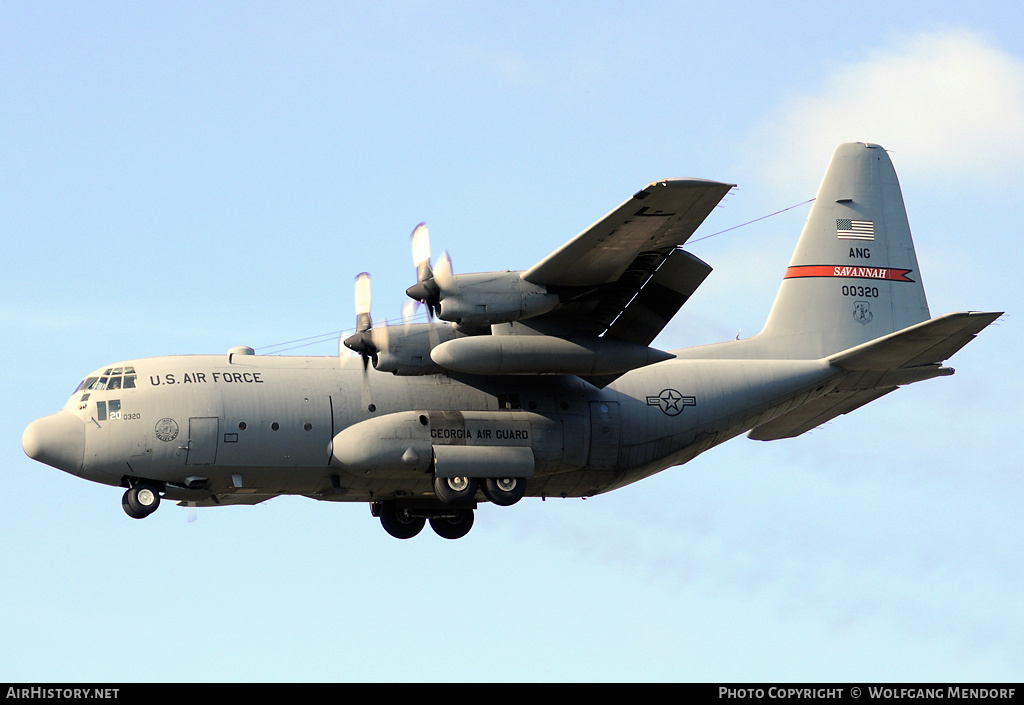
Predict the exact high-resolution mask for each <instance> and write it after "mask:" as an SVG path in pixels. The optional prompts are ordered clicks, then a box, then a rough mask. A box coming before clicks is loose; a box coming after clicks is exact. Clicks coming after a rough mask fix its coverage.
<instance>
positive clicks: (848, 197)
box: [757, 142, 930, 359]
mask: <svg viewBox="0 0 1024 705" xmlns="http://www.w3.org/2000/svg"><path fill="white" fill-rule="evenodd" d="M929 318H930V315H929V313H928V302H927V300H926V299H925V294H924V285H923V283H922V281H921V272H920V271H919V269H918V264H917V256H916V255H915V254H914V243H913V240H912V239H911V236H910V225H909V223H908V221H907V212H906V209H905V208H904V206H903V194H902V193H901V191H900V184H899V181H898V180H897V178H896V171H895V169H893V166H892V162H891V161H890V160H889V155H888V154H887V153H886V151H885V150H884V149H882V148H881V147H880V146H878V145H876V144H865V143H863V142H852V143H848V144H843V145H840V146H839V147H838V148H837V149H836V151H835V153H834V154H833V155H832V162H831V163H830V164H829V167H828V171H827V172H826V173H825V178H824V180H823V181H822V182H821V187H820V188H819V189H818V195H817V198H816V199H815V201H814V205H813V206H812V207H811V212H810V214H809V215H808V216H807V222H806V223H805V224H804V229H803V233H802V234H801V235H800V241H799V243H798V244H797V248H796V252H794V254H793V258H792V260H790V263H789V267H788V268H787V269H786V274H785V277H784V279H783V282H782V286H781V288H780V289H779V293H778V296H777V297H776V299H775V304H774V305H773V306H772V310H771V313H770V314H769V316H768V322H767V323H766V324H765V328H764V330H763V331H762V332H761V334H760V335H759V336H757V337H758V338H759V339H761V344H762V345H765V344H767V346H768V348H770V349H771V350H773V351H776V352H777V353H778V356H779V357H787V358H804V359H808V358H811V359H817V358H822V357H826V356H828V355H831V354H833V353H836V352H839V351H841V350H846V349H849V348H852V347H854V346H856V345H860V344H861V343H865V342H867V341H870V340H874V339H876V338H880V337H882V336H884V335H888V334H890V333H894V332H896V331H898V330H902V329H904V328H906V327H908V326H912V325H914V324H916V323H920V322H921V321H925V320H928V319H929Z"/></svg>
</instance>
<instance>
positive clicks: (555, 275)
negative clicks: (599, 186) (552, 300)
mask: <svg viewBox="0 0 1024 705" xmlns="http://www.w3.org/2000/svg"><path fill="white" fill-rule="evenodd" d="M732 187H733V185H732V184H723V183H720V182H717V181H708V180H705V179H667V180H665V181H655V182H654V183H652V184H649V185H648V186H646V187H644V188H643V189H641V190H640V191H638V192H637V193H636V194H635V195H634V196H633V197H632V198H630V199H629V200H628V201H626V202H625V203H623V204H622V205H620V206H619V207H618V208H616V209H615V210H613V211H612V212H611V213H609V214H608V215H606V216H605V217H604V218H602V219H601V220H599V221H597V222H596V223H594V224H593V225H591V226H590V227H589V228H587V229H586V230H584V231H583V232H582V233H580V234H579V235H577V236H576V237H575V238H573V239H572V240H570V241H569V242H567V243H566V244H565V245H563V246H562V247H560V248H559V249H557V250H555V251H554V252H553V253H551V254H550V255H548V256H547V257H545V258H544V259H543V260H541V261H540V262H538V263H537V264H535V265H534V266H533V267H531V268H530V269H528V270H527V271H526V272H524V273H523V276H522V278H523V279H524V280H526V281H528V282H532V283H534V284H541V285H546V286H558V287H588V286H595V285H600V284H610V283H612V282H615V281H617V280H618V279H619V278H620V277H621V276H622V274H623V273H624V272H625V271H626V270H627V269H628V268H629V266H630V265H631V264H632V263H633V261H634V260H635V259H636V258H637V256H638V255H639V254H640V253H642V252H649V251H663V253H664V254H667V253H668V252H669V251H670V250H671V249H673V248H675V247H677V246H679V245H682V244H683V243H684V242H686V240H687V239H689V237H690V236H691V235H692V234H693V233H694V231H696V230H697V228H698V227H699V226H700V224H701V223H703V222H704V219H705V218H707V217H708V215H709V214H710V213H711V211H712V210H713V209H714V207H715V206H716V205H718V203H719V202H720V201H721V200H722V199H723V198H724V197H725V195H726V194H727V193H728V192H729V190H730V189H731V188H732Z"/></svg>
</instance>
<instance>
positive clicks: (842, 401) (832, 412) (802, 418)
mask: <svg viewBox="0 0 1024 705" xmlns="http://www.w3.org/2000/svg"><path fill="white" fill-rule="evenodd" d="M896 389H898V387H889V388H888V389H868V390H864V391H858V392H843V393H839V394H826V395H825V396H823V397H820V398H818V399H815V400H814V401H811V402H808V403H806V404H804V405H803V406H801V407H798V408H797V409H794V410H793V411H790V412H789V413H787V414H783V415H782V416H780V417H778V418H777V419H773V420H771V421H769V422H768V423H764V424H761V425H760V426H758V427H757V428H755V429H753V430H751V431H750V433H748V434H747V438H751V439H753V440H755V441H777V440H779V439H781V438H794V437H796V436H799V435H800V434H802V433H807V432H808V431H810V430H811V429H812V428H816V427H818V426H820V425H821V424H823V423H825V422H826V421H831V420H832V419H834V418H835V417H837V416H840V415H842V414H848V413H850V412H851V411H853V410H854V409H858V408H860V407H862V406H864V405H865V404H867V403H868V402H872V401H874V400H875V399H878V398H880V397H883V396H885V395H886V394H888V393H889V392H893V391H896Z"/></svg>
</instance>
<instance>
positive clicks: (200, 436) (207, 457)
mask: <svg viewBox="0 0 1024 705" xmlns="http://www.w3.org/2000/svg"><path fill="white" fill-rule="evenodd" d="M219 432H220V419H219V418H217V417H216V416H200V417H193V418H190V419H189V420H188V455H187V457H186V458H185V464H186V465H213V464H214V463H215V462H217V436H218V434H219Z"/></svg>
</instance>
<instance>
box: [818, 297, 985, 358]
mask: <svg viewBox="0 0 1024 705" xmlns="http://www.w3.org/2000/svg"><path fill="white" fill-rule="evenodd" d="M1001 315H1003V314H1002V313H1001V312H999V313H979V312H976V311H968V312H964V313H950V314H947V315H945V316H939V317H938V318H933V319H931V320H929V321H925V322H923V323H918V324H917V325H913V326H910V327H909V328H904V329H903V330H900V331H896V332H895V333H891V334H889V335H886V336H884V337H881V338H879V339H877V340H872V341H871V342H868V343H864V344H863V345H858V346H857V347H854V348H850V349H849V350H844V351H843V352H840V353H836V354H835V355H832V356H830V357H829V358H828V361H829V362H830V363H831V364H833V365H835V366H836V367H841V368H842V369H844V370H874V371H881V370H896V369H901V368H907V367H919V366H921V365H931V364H935V363H937V362H942V361H943V360H947V359H949V358H950V357H952V355H953V354H954V353H955V352H956V351H957V350H959V349H960V348H962V347H963V346H965V345H967V343H969V342H971V341H972V340H973V339H974V337H975V336H976V335H977V334H978V333H979V332H981V330H982V329H983V328H985V327H986V326H987V325H989V324H990V323H992V322H993V321H995V320H996V319H997V318H999V317H1000V316H1001Z"/></svg>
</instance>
